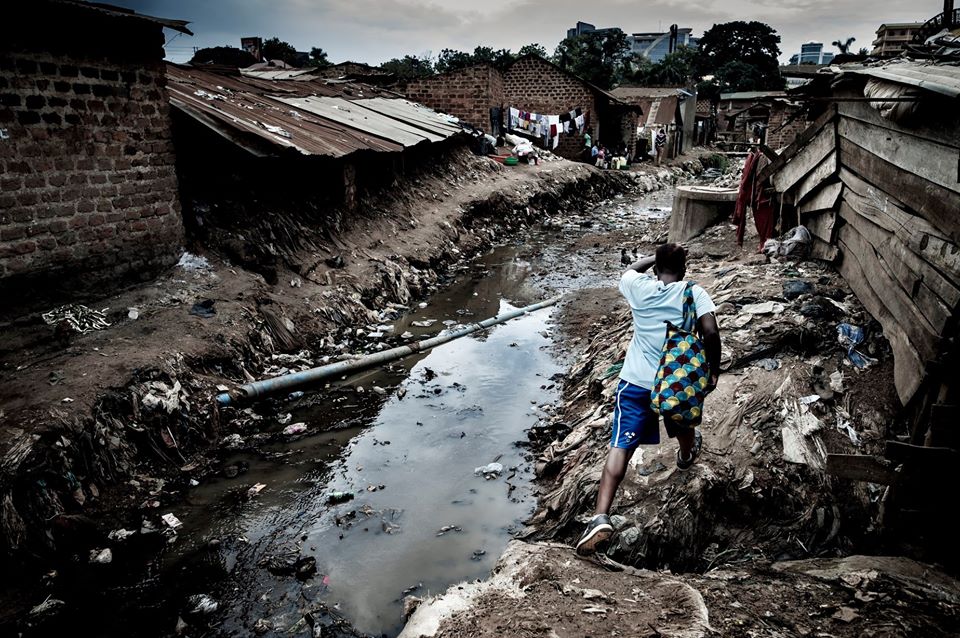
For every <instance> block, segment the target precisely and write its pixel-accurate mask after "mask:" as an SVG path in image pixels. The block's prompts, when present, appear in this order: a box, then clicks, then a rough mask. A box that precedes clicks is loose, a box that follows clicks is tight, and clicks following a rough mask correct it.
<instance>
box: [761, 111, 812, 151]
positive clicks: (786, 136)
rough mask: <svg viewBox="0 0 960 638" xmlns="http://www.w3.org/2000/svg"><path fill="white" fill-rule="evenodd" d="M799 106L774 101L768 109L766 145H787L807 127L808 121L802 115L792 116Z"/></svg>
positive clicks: (777, 146)
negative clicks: (791, 119)
mask: <svg viewBox="0 0 960 638" xmlns="http://www.w3.org/2000/svg"><path fill="white" fill-rule="evenodd" d="M798 110H799V107H797V106H792V105H789V104H782V103H780V102H774V104H773V106H772V107H771V109H770V120H769V121H768V128H767V140H766V142H767V146H769V147H770V148H773V149H778V148H783V147H785V146H789V145H790V143H791V142H793V140H794V139H795V138H796V137H797V135H798V134H799V133H800V131H802V130H803V129H805V128H807V125H808V124H809V122H807V120H806V118H804V117H803V116H800V117H797V118H795V119H794V120H793V121H790V122H788V120H790V118H793V117H794V116H795V115H796V114H797V111H798Z"/></svg>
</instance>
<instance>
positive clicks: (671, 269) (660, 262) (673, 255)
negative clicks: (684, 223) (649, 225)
mask: <svg viewBox="0 0 960 638" xmlns="http://www.w3.org/2000/svg"><path fill="white" fill-rule="evenodd" d="M656 255H657V257H656V259H657V262H656V264H657V272H668V273H672V274H674V275H682V274H683V273H684V272H685V271H686V269H687V251H685V250H684V249H683V246H681V245H680V244H664V245H663V246H660V247H659V248H657V253H656Z"/></svg>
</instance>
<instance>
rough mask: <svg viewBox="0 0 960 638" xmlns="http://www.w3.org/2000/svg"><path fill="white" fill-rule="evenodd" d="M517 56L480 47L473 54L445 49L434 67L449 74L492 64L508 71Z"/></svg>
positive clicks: (505, 51)
mask: <svg viewBox="0 0 960 638" xmlns="http://www.w3.org/2000/svg"><path fill="white" fill-rule="evenodd" d="M516 59H517V58H516V56H515V55H514V54H513V53H511V52H510V50H509V49H493V48H491V47H485V46H478V47H476V48H475V49H474V50H473V53H467V52H466V51H457V50H456V49H444V50H442V51H441V52H440V55H439V56H437V62H436V64H435V65H434V68H435V69H436V71H437V73H449V72H450V71H458V70H460V69H465V68H467V67H468V66H473V65H475V64H484V63H486V64H492V65H493V66H495V67H497V68H498V69H500V70H503V69H506V68H507V67H508V66H510V65H511V64H513V62H514V60H516Z"/></svg>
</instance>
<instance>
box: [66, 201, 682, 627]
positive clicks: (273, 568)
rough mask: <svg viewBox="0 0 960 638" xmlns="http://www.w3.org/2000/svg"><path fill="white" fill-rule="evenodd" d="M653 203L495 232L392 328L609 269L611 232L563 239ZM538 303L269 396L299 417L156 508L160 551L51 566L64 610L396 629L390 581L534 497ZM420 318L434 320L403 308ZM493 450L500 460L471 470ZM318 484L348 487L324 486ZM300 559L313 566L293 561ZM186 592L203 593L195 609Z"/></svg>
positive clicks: (485, 544)
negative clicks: (380, 362)
mask: <svg viewBox="0 0 960 638" xmlns="http://www.w3.org/2000/svg"><path fill="white" fill-rule="evenodd" d="M668 207H669V193H668V192H664V193H659V194H656V195H652V196H648V197H647V198H644V199H642V200H635V199H629V198H625V199H618V200H614V201H612V202H610V203H608V204H607V205H606V206H605V207H602V208H603V209H604V210H600V211H599V214H598V215H595V214H593V213H597V212H598V211H593V212H591V214H590V215H585V216H584V219H587V218H591V219H593V220H594V221H589V222H584V223H583V224H582V225H581V224H580V223H579V222H574V223H572V224H571V223H569V222H565V224H566V226H565V227H564V229H563V230H561V231H552V232H550V233H536V234H535V236H534V238H533V239H532V240H529V241H527V242H526V243H525V244H523V245H513V246H504V247H500V248H496V249H494V250H492V251H490V252H489V253H487V254H485V255H483V256H481V257H480V258H478V259H477V260H475V261H474V262H473V263H471V264H469V265H468V266H467V267H465V268H464V269H462V270H460V271H458V273H457V275H456V278H455V279H454V281H453V282H452V283H451V284H450V285H449V286H447V287H445V288H443V289H441V290H440V291H439V292H438V293H436V294H435V295H434V296H433V297H432V298H431V299H430V300H429V301H428V304H427V306H426V307H425V308H421V309H417V310H415V311H414V312H412V313H410V314H409V315H407V316H404V317H402V318H400V319H399V320H397V321H396V322H394V323H393V332H394V334H401V333H403V332H405V331H410V332H412V333H414V334H415V335H416V336H417V337H418V338H423V337H427V336H433V335H435V334H437V333H438V332H439V331H440V330H443V329H447V328H448V327H449V326H447V325H444V322H445V321H446V322H448V323H450V324H453V323H460V324H464V323H469V322H472V321H477V320H480V319H485V318H487V317H490V316H493V315H495V314H497V313H498V312H501V311H504V310H508V309H510V308H513V307H521V306H524V305H527V304H529V303H533V302H535V301H537V300H539V299H542V298H543V297H544V296H545V292H544V289H553V290H569V289H571V288H577V287H583V286H594V285H610V283H611V282H612V281H615V279H612V278H611V277H615V276H616V273H617V272H618V271H619V269H620V267H621V266H620V264H619V260H620V256H619V250H618V247H614V248H611V247H608V246H606V245H604V246H600V245H599V244H597V247H595V248H590V249H588V250H584V251H579V252H571V251H570V249H569V247H568V244H567V242H568V241H569V240H575V239H576V238H577V237H579V236H581V235H584V234H587V233H594V234H603V233H604V232H607V231H618V230H622V229H624V228H638V229H641V230H642V228H643V227H645V225H646V224H648V223H649V222H650V221H652V220H656V219H658V218H659V217H662V216H664V215H665V214H667V212H666V211H667V210H668ZM596 220H600V221H596ZM550 317H551V310H550V309H546V310H541V311H538V312H537V313H534V314H533V315H530V316H527V317H523V318H520V319H516V320H513V321H511V322H509V323H507V324H505V325H502V326H498V327H495V328H492V329H490V330H489V331H487V332H486V333H482V334H477V335H473V336H470V337H466V338H463V339H460V340H457V341H454V342H452V343H449V344H446V345H444V346H441V347H439V348H437V349H435V350H433V351H431V352H429V353H427V354H420V355H417V356H413V357H408V358H406V359H404V360H402V361H401V362H398V363H396V364H394V365H393V366H390V367H387V368H381V369H376V370H373V371H369V372H365V373H362V374H359V375H356V376H354V377H351V378H347V379H341V380H339V382H338V383H336V384H333V386H332V387H329V388H325V389H323V390H321V391H320V392H317V393H310V394H309V395H308V397H307V399H309V401H308V403H310V404H311V406H306V407H301V408H295V407H294V406H289V405H288V406H281V407H280V413H287V412H290V421H291V422H303V423H306V424H307V426H308V427H309V429H310V432H311V434H308V435H307V436H304V437H301V438H298V439H295V440H288V441H283V442H278V443H272V444H270V445H268V446H266V447H264V448H262V449H261V450H260V453H259V454H252V453H236V454H234V455H233V456H230V457H228V458H226V459H224V462H223V463H222V466H223V470H224V472H223V474H222V475H221V476H220V477H218V478H215V479H212V480H207V481H205V482H203V483H201V484H200V485H197V486H195V487H193V488H191V489H190V490H189V492H188V496H187V498H186V500H185V502H184V503H182V504H179V505H176V506H174V507H173V508H171V509H170V510H169V511H172V513H174V514H175V515H176V516H177V517H178V518H179V519H180V520H181V521H183V526H182V527H181V528H179V530H178V534H177V536H176V539H175V540H174V541H173V542H171V543H169V544H168V545H167V546H166V548H165V549H164V550H163V551H162V552H161V554H160V558H159V559H157V558H151V556H156V553H155V552H156V549H157V548H156V546H153V547H151V548H147V549H148V551H143V548H130V549H129V551H125V550H124V549H122V548H121V547H118V548H117V551H115V553H114V556H115V558H114V562H113V564H112V565H111V566H109V567H106V568H104V570H103V573H102V578H97V579H95V580H89V575H88V574H86V573H85V574H83V576H82V577H80V576H78V578H83V579H84V580H83V582H74V580H73V579H72V577H71V575H70V574H64V575H63V576H62V577H61V579H62V586H64V587H65V588H68V589H69V590H70V591H69V592H62V593H63V594H64V595H63V596H62V597H63V598H67V599H68V601H69V611H68V613H66V614H65V615H64V616H63V618H64V619H65V620H68V626H72V627H78V626H82V627H83V628H84V632H83V633H84V634H85V635H95V636H116V635H124V636H143V637H150V638H153V637H155V636H166V635H173V634H174V633H175V631H176V630H175V628H176V627H177V625H178V622H180V623H181V624H180V632H179V633H181V634H182V635H235V636H244V635H252V634H253V633H254V632H255V631H256V632H257V633H261V632H262V633H264V634H266V635H280V634H283V635H309V633H310V627H307V626H306V625H305V621H304V618H307V619H308V620H309V622H310V623H313V624H314V625H317V626H319V625H325V626H328V628H327V629H326V630H324V632H320V631H314V633H315V635H325V636H338V635H355V634H354V633H352V632H353V631H354V630H356V632H360V633H363V634H367V635H378V636H379V635H386V636H393V635H396V634H397V633H398V632H399V630H400V628H401V627H402V600H403V597H404V595H406V594H411V595H416V596H427V595H430V594H432V593H438V592H441V591H443V590H445V589H446V588H447V587H448V586H449V585H450V584H453V583H456V582H460V581H464V580H471V579H476V578H483V577H485V576H486V575H487V574H488V573H489V571H490V569H491V567H492V566H493V564H494V563H495V561H496V558H497V557H498V555H499V554H500V553H501V551H502V550H503V548H504V547H505V545H506V543H507V542H508V540H509V538H510V533H511V531H513V530H514V529H516V528H517V527H519V526H520V525H521V523H522V521H523V520H524V519H525V518H526V517H527V516H528V515H529V513H530V512H531V511H532V509H533V507H534V499H533V496H532V492H531V480H532V476H533V474H532V467H531V464H530V460H531V459H530V458H528V457H526V456H525V454H526V452H525V450H524V448H523V447H522V446H519V445H517V443H518V442H522V441H524V440H525V439H526V436H525V431H526V430H527V429H528V428H530V427H532V426H533V425H535V424H536V423H537V421H538V420H539V419H540V418H541V417H542V416H543V414H544V407H543V406H547V405H549V404H551V403H553V402H554V401H555V400H556V398H557V393H558V388H557V387H556V385H555V381H554V380H553V379H554V378H555V375H556V374H557V373H558V372H560V368H559V365H558V363H557V361H556V360H555V359H554V358H553V357H552V355H551V352H552V351H554V348H552V345H553V341H552V335H551V330H552V328H551V322H550ZM425 320H435V322H434V323H433V324H432V325H431V326H428V327H422V326H419V327H418V326H414V325H413V323H414V322H422V321H425ZM360 387H362V388H363V392H360V391H359V388H360ZM376 388H379V389H381V390H382V392H380V391H377V390H376ZM258 409H270V408H269V406H267V405H264V406H259V407H258ZM282 428H283V425H282V424H281V423H279V422H273V423H272V424H269V425H268V428H267V429H270V430H272V431H276V432H278V431H280V430H281V429H282ZM491 462H497V463H500V464H501V465H502V466H503V468H504V472H503V474H502V475H500V476H497V477H495V478H491V479H490V480H486V479H485V478H483V477H480V476H476V475H475V473H474V469H475V468H477V467H479V466H484V465H487V464H488V463H491ZM235 473H236V475H234V474H235ZM226 476H230V477H231V478H227V477H226ZM260 484H262V485H264V486H265V487H263V489H262V490H260V491H259V492H258V493H257V494H256V495H254V496H249V495H248V490H250V488H251V487H252V486H255V485H260ZM334 492H344V493H347V494H350V495H351V496H352V498H351V499H350V500H349V501H346V502H343V503H331V494H332V493H334ZM138 538H139V537H138ZM144 538H146V537H144ZM151 538H155V539H160V540H158V541H156V543H158V544H160V545H162V544H163V543H164V541H163V540H162V538H161V537H160V535H159V534H154V535H152V536H151ZM144 556H147V558H143V557H144ZM304 559H307V560H312V561H315V564H316V573H315V574H309V575H307V576H309V577H305V578H303V579H298V578H297V577H296V575H295V574H294V573H293V572H294V571H295V569H296V567H297V565H298V563H297V561H302V560H304ZM302 564H303V563H302V562H301V563H300V565H302ZM144 574H146V575H147V576H146V578H144ZM196 595H207V596H209V600H210V601H215V602H216V604H217V609H216V611H214V612H212V613H208V614H205V613H202V612H200V613H193V612H192V611H191V610H192V609H193V608H194V607H196V606H197V602H198V600H197V599H191V597H192V596H196ZM341 621H342V626H341V627H337V626H336V625H338V622H341ZM350 626H352V627H353V629H351V628H350ZM291 630H292V631H291Z"/></svg>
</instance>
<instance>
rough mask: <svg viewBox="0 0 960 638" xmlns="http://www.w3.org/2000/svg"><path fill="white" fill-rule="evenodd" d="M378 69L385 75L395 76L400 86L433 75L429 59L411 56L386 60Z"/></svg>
mask: <svg viewBox="0 0 960 638" xmlns="http://www.w3.org/2000/svg"><path fill="white" fill-rule="evenodd" d="M380 68H381V69H382V70H383V71H384V72H385V73H393V74H394V75H395V76H397V81H398V82H400V83H401V84H407V83H408V82H410V81H412V80H416V79H419V78H424V77H427V76H429V75H433V63H432V62H430V58H427V57H423V58H418V57H416V56H413V55H405V56H403V57H402V58H394V59H392V60H388V61H386V62H384V63H383V64H381V65H380Z"/></svg>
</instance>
